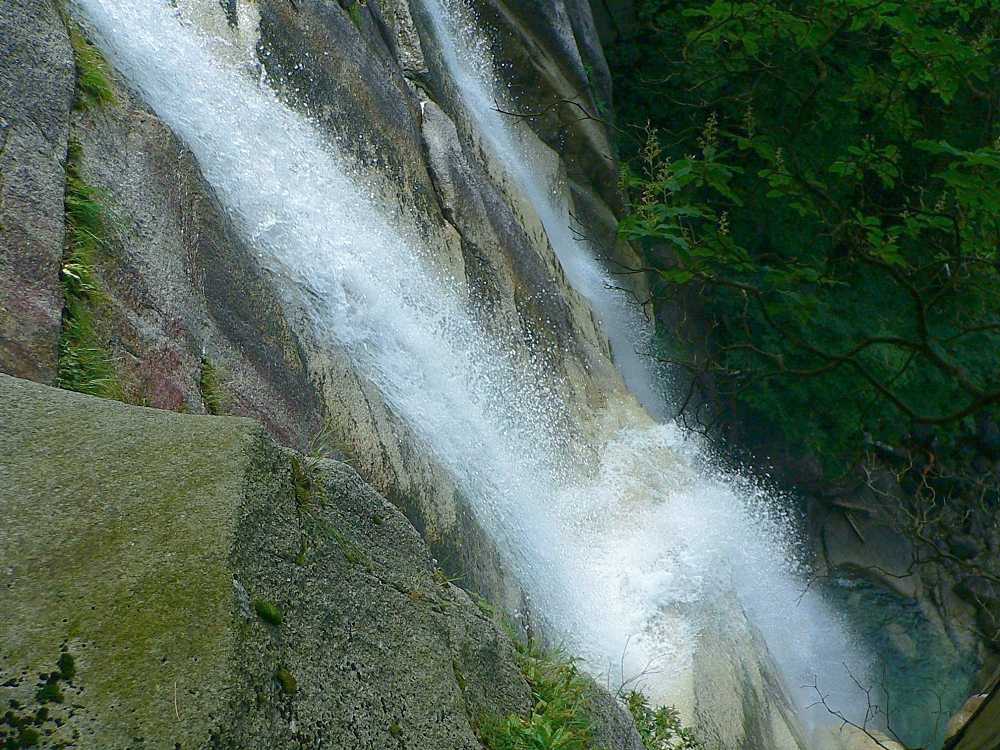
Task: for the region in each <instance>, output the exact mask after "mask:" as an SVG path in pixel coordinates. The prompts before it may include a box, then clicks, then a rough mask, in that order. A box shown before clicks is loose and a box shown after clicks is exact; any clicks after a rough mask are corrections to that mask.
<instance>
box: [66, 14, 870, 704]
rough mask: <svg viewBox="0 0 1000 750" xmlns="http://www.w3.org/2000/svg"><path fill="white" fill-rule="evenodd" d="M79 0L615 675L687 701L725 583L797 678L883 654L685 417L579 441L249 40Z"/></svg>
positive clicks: (281, 274)
mask: <svg viewBox="0 0 1000 750" xmlns="http://www.w3.org/2000/svg"><path fill="white" fill-rule="evenodd" d="M74 2H75V6H76V9H77V11H78V12H79V13H80V14H81V15H82V16H83V18H84V19H85V20H86V21H87V22H88V24H89V25H90V26H91V27H92V28H93V30H94V36H95V40H96V42H97V43H98V44H99V45H100V47H101V48H102V49H103V50H104V51H105V53H106V54H107V56H108V57H109V59H110V60H111V61H112V62H113V63H114V65H115V67H116V68H117V69H118V70H119V71H121V72H122V74H123V75H125V76H126V77H127V78H128V79H129V81H130V82H131V83H132V85H134V86H135V87H136V88H137V89H138V90H139V91H140V92H141V94H142V95H143V97H144V99H145V101H146V102H147V103H148V104H149V105H150V106H151V107H152V108H153V109H154V110H155V111H156V112H157V114H158V115H159V116H160V117H161V118H162V119H163V120H164V121H165V122H166V123H167V124H168V125H169V126H170V127H171V128H172V129H173V130H174V132H175V133H177V135H178V136H179V137H180V138H181V139H182V140H183V141H184V142H185V143H186V144H187V146H188V147H189V148H190V149H191V150H192V152H193V153H194V155H195V156H196V158H197V160H198V162H199V164H200V166H201V168H202V171H203V172H204V174H205V177H206V179H207V180H208V181H209V182H210V183H211V185H212V186H213V188H214V189H215V191H216V192H217V194H218V195H219V198H220V200H221V201H222V203H223V204H224V206H225V207H226V209H227V211H228V213H229V215H230V216H231V217H232V219H233V221H234V223H235V224H236V226H237V228H238V229H239V231H240V232H241V233H242V234H243V236H244V237H245V238H246V239H247V240H248V241H249V242H250V243H251V244H252V245H253V247H254V248H255V249H256V250H257V252H259V253H260V255H261V258H262V262H263V263H264V264H265V265H266V266H267V267H269V268H270V269H271V270H273V272H274V274H275V276H276V278H278V279H280V280H281V281H280V283H281V285H282V286H283V288H284V289H285V290H286V293H287V295H288V296H289V298H290V300H291V303H293V304H295V305H296V306H298V308H299V309H301V310H304V311H306V312H307V317H308V324H309V325H310V326H312V327H313V329H314V332H315V334H316V335H317V336H319V337H321V340H324V341H328V342H329V344H330V346H336V347H338V348H339V349H341V350H343V351H344V352H346V353H347V354H348V356H349V357H350V359H351V361H352V363H353V365H354V366H355V367H356V368H357V370H358V371H359V372H360V373H362V374H363V375H364V376H365V377H366V378H368V379H369V380H370V381H371V382H372V383H374V384H375V385H376V386H377V387H378V388H379V390H380V392H381V394H382V396H383V398H384V399H385V401H386V403H387V404H388V405H389V406H390V407H391V408H392V409H393V411H394V412H395V413H396V414H398V415H399V416H400V417H401V418H402V419H404V420H405V421H406V423H407V424H408V425H409V427H410V428H411V429H412V430H413V431H414V433H415V434H416V435H417V436H418V438H419V439H420V440H422V441H423V442H424V443H425V444H426V445H427V446H428V448H429V450H430V451H431V452H432V453H433V455H434V457H435V458H436V460H437V461H438V462H440V464H441V465H442V466H443V467H445V469H446V470H447V471H448V472H449V473H450V474H451V476H452V478H453V480H454V481H455V483H456V485H457V486H458V487H459V489H460V490H461V491H462V493H463V495H464V496H465V497H466V498H468V500H469V502H470V504H471V506H472V508H473V510H474V512H475V514H476V516H477V519H478V520H479V521H480V523H481V524H482V525H483V527H484V528H485V529H486V530H487V531H488V533H490V534H491V536H492V538H493V539H494V540H495V541H496V543H497V546H498V548H499V549H500V550H501V551H502V553H503V554H504V555H505V563H506V564H507V565H508V566H509V567H510V568H511V570H512V571H513V573H514V574H515V575H516V576H517V578H518V580H519V581H520V582H521V584H522V585H523V586H524V588H525V590H526V591H527V593H528V594H529V596H530V601H531V603H532V607H533V608H534V609H535V610H537V612H538V613H539V614H540V616H541V617H542V619H543V622H544V625H545V628H546V630H547V632H549V633H550V634H552V635H553V636H554V637H555V638H556V639H561V640H562V641H564V642H565V644H566V645H567V647H568V648H569V649H570V650H571V651H572V652H574V653H576V654H579V655H580V656H581V657H582V659H583V660H584V663H585V664H586V665H587V666H588V668H590V669H592V670H593V671H594V672H595V673H596V674H601V673H602V672H604V671H606V670H607V669H608V666H609V665H612V664H613V665H615V672H616V676H617V673H618V668H619V665H621V673H622V674H623V675H624V676H625V677H629V676H631V675H633V674H635V673H637V672H640V671H641V670H643V669H644V668H645V667H647V666H649V665H652V666H653V670H652V671H650V673H649V674H647V675H646V676H645V677H644V679H643V684H644V686H645V687H646V689H647V690H648V691H649V693H650V694H651V696H652V697H653V698H654V699H656V700H662V701H666V702H672V703H681V704H683V703H685V701H688V702H690V698H689V697H687V696H685V695H683V694H682V693H683V690H681V689H680V688H678V685H680V684H681V681H682V679H683V676H684V675H685V674H689V673H690V670H691V669H692V663H693V660H694V659H695V658H696V651H697V649H698V648H699V647H701V648H704V643H703V640H704V638H706V637H707V636H706V634H707V633H710V632H716V631H725V629H726V627H727V622H726V621H725V615H726V613H727V612H731V608H730V609H727V608H726V607H723V606H721V605H720V602H721V601H722V600H723V599H724V598H725V597H727V596H729V595H730V594H731V595H732V597H733V598H734V600H735V602H736V603H737V604H738V606H739V608H741V609H742V610H745V611H746V612H747V613H748V614H749V617H750V619H751V621H752V622H753V623H754V624H755V625H756V627H757V628H759V629H760V631H761V632H762V633H763V634H764V637H765V639H766V641H767V643H768V645H769V647H770V649H771V651H772V652H773V654H774V656H775V657H776V659H777V661H778V662H779V664H780V665H781V667H782V669H783V670H784V673H785V675H786V679H787V681H788V683H789V685H790V686H792V687H796V688H797V687H798V686H799V685H801V684H803V681H808V680H809V679H810V677H811V675H813V674H817V675H818V676H819V677H820V679H821V680H823V681H824V682H823V683H822V684H823V685H824V687H825V688H826V689H827V692H832V693H834V694H835V695H836V697H837V698H841V699H843V700H844V701H846V700H847V697H848V695H851V694H853V693H854V690H853V688H851V686H850V685H849V682H848V679H847V677H846V675H845V674H844V669H843V666H842V664H843V662H845V661H847V662H849V663H850V664H851V665H852V667H853V668H854V669H855V670H856V671H857V670H862V671H863V663H864V657H863V655H861V654H857V653H856V650H855V649H854V648H853V647H852V646H851V643H850V636H849V633H848V632H847V631H846V630H845V628H844V627H843V626H842V625H841V624H840V623H839V621H838V619H837V617H836V616H835V615H834V613H833V612H832V611H831V610H830V609H829V608H828V607H827V606H826V605H825V603H824V602H823V600H822V599H821V598H820V597H819V596H818V595H817V594H816V593H815V592H813V591H811V590H805V591H803V589H804V582H803V579H802V578H801V577H800V573H801V571H800V570H799V563H798V560H799V559H800V555H799V551H798V550H797V548H796V544H797V543H796V541H795V540H796V539H797V534H796V533H795V530H794V519H790V518H788V517H787V516H786V514H785V513H784V512H783V511H782V510H781V504H780V503H777V502H775V500H774V498H772V497H770V496H769V494H768V493H767V492H766V491H765V490H764V489H763V488H761V487H759V486H756V485H755V484H754V483H753V482H752V481H750V480H746V479H743V478H740V477H734V476H726V475H724V474H722V473H721V472H719V471H717V470H714V469H713V468H712V462H711V461H710V460H709V457H708V456H707V454H706V453H705V451H704V450H703V449H702V447H701V446H700V445H699V444H698V442H697V441H695V440H692V439H691V438H690V437H689V436H686V435H685V434H684V433H683V432H682V431H681V430H680V429H679V428H678V427H677V426H676V425H673V424H670V423H654V422H652V421H651V420H645V419H639V418H631V423H630V424H629V425H628V426H626V427H625V428H624V429H618V430H617V431H615V432H613V433H612V434H609V435H605V436H604V437H603V438H601V440H600V442H599V443H596V444H593V445H584V446H581V445H578V444H577V441H578V440H579V439H580V438H579V435H578V433H575V432H573V431H572V430H569V429H567V428H566V427H565V425H566V424H567V423H568V421H569V420H570V419H571V417H569V416H568V414H569V412H570V411H571V410H570V409H569V408H568V405H567V404H566V403H564V401H563V399H564V398H565V396H564V393H565V389H564V388H561V387H560V383H558V382H551V381H550V380H548V379H547V378H548V376H547V375H546V374H545V373H544V371H543V370H542V369H541V366H540V365H538V364H537V363H534V362H533V361H531V360H530V358H528V359H526V358H525V357H523V356H520V355H518V354H516V353H515V352H514V350H513V349H512V347H510V346H509V345H507V343H506V342H505V341H504V340H502V338H498V337H491V336H489V335H487V334H486V333H485V332H484V331H483V330H482V328H481V327H480V326H479V325H478V324H477V323H476V319H475V316H474V315H473V314H472V312H471V311H470V310H469V309H467V306H466V303H465V302H464V301H463V294H462V293H461V291H460V289H461V284H460V282H459V281H458V280H455V279H451V278H448V277H447V276H446V275H444V274H443V273H442V272H441V271H440V269H439V268H438V267H437V266H436V265H435V263H434V262H433V258H431V257H428V253H427V251H426V250H425V249H424V248H422V247H421V246H420V244H419V242H418V241H417V239H416V237H417V232H416V231H415V230H414V229H413V228H412V227H409V226H407V225H406V222H405V219H400V218H398V217H395V218H390V214H389V213H388V211H386V210H385V209H384V208H383V207H382V206H381V204H380V200H379V196H378V194H377V193H376V192H375V191H374V190H372V189H370V188H366V184H367V183H366V180H365V176H364V175H363V174H359V173H357V172H356V171H355V167H354V166H353V165H352V164H350V163H349V162H348V161H347V160H346V159H345V158H344V157H342V156H341V155H340V154H338V152H337V149H336V147H335V146H334V145H332V144H331V143H330V142H329V141H328V140H327V139H325V138H324V136H323V134H322V133H321V132H320V131H319V130H318V129H317V128H316V126H315V125H314V124H313V123H311V122H310V121H309V120H308V119H306V118H304V117H303V116H301V115H300V114H298V113H296V112H294V111H293V110H291V109H289V108H288V107H287V106H286V105H285V104H283V103H282V102H281V101H280V100H279V98H278V97H277V96H276V95H275V94H274V93H273V92H272V91H271V90H270V89H269V88H268V86H267V84H266V82H262V81H260V80H258V78H257V77H255V76H252V75H249V74H248V65H247V61H246V60H241V59H240V57H239V55H234V54H230V53H229V52H226V53H223V52H220V49H219V45H218V44H217V43H215V42H213V41H212V40H210V39H208V38H207V37H206V36H204V35H203V34H202V33H201V32H199V31H198V30H197V29H196V28H195V27H194V26H193V25H192V24H191V23H190V22H188V21H187V20H186V19H185V18H184V17H183V16H182V14H180V13H179V12H178V11H177V10H176V9H174V8H172V7H171V6H169V5H168V4H167V2H166V0H162V1H161V0H74ZM432 7H433V6H432ZM435 15H436V16H437V17H438V18H439V19H441V21H442V25H441V26H440V28H439V32H440V33H441V34H442V38H444V39H450V40H451V42H452V44H451V49H450V51H449V52H448V54H449V56H450V58H451V59H450V60H449V65H452V66H454V69H453V73H454V75H455V78H456V80H457V81H458V82H459V83H460V86H461V90H462V93H463V95H466V96H467V99H466V103H467V105H468V106H469V108H470V110H475V111H479V112H480V113H481V114H482V115H483V116H488V115H487V113H486V112H485V110H483V109H482V106H483V102H486V103H489V104H490V105H492V97H491V96H490V95H489V88H488V84H487V81H488V80H490V81H491V80H492V79H486V78H483V77H482V74H483V73H484V71H485V70H486V68H485V67H480V68H478V69H474V70H472V72H469V73H465V72H463V65H464V61H463V58H462V54H461V45H460V43H459V42H460V41H461V37H460V35H457V31H458V30H457V29H456V28H454V27H452V26H449V24H448V23H444V22H445V21H447V20H448V19H450V18H451V16H449V15H448V14H447V13H444V12H443V9H439V12H438V13H437V14H435ZM453 32H456V33H455V34H453ZM449 35H451V36H449ZM230 52H231V50H230ZM335 104H336V103H332V106H335ZM480 127H481V128H483V129H484V130H487V129H492V130H493V131H495V133H496V135H497V141H496V142H495V143H494V146H495V147H496V148H497V149H502V148H506V147H507V146H505V142H506V143H509V144H512V145H510V148H515V147H516V141H514V140H509V141H505V140H504V139H507V138H508V136H507V135H504V133H505V132H506V129H507V128H508V125H506V124H504V123H499V125H498V126H496V127H490V123H488V122H482V123H481V124H480ZM501 127H502V128H503V129H504V130H501ZM514 156H515V154H514V152H510V153H509V154H506V155H505V157H504V161H505V163H508V164H511V165H515V164H517V163H518V162H519V159H517V158H512V157H514ZM523 161H524V163H523V165H522V166H520V167H517V169H518V170H519V173H518V174H516V175H514V176H513V181H514V183H516V184H517V185H519V186H520V187H521V189H523V190H524V191H525V193H526V194H527V195H528V196H529V198H530V200H531V201H532V202H533V203H535V204H536V205H537V206H538V210H539V212H540V214H541V218H542V222H543V224H544V227H545V230H546V232H547V233H548V234H549V238H550V240H551V242H552V244H553V246H554V247H555V249H556V251H557V252H558V255H559V258H560V261H561V262H562V264H563V266H564V268H565V269H566V274H567V277H568V278H569V279H570V281H571V282H572V283H573V284H574V285H575V286H576V287H577V288H578V289H579V290H580V292H581V293H582V294H583V295H584V296H585V297H586V298H587V299H588V300H589V301H590V302H591V304H592V305H593V306H594V309H595V310H596V311H597V315H598V317H599V318H600V320H601V322H602V324H603V325H604V327H605V329H606V330H607V331H608V333H609V335H610V337H611V338H612V340H613V341H614V342H615V350H616V354H618V355H619V363H622V366H623V369H624V370H626V377H627V379H628V381H629V384H630V385H631V386H632V387H633V388H636V389H637V390H640V389H641V386H638V385H636V383H637V382H639V383H641V382H645V383H647V385H646V386H645V387H646V388H648V389H650V390H648V391H647V392H646V393H645V394H644V396H643V400H645V401H649V400H650V399H653V398H654V397H658V396H655V393H654V392H655V390H656V386H655V381H654V380H652V379H651V375H650V373H649V370H648V366H647V365H646V364H645V362H643V361H642V360H641V358H640V357H639V356H638V355H635V351H636V346H637V345H638V344H640V343H641V341H642V338H643V337H644V336H646V335H647V333H648V331H647V330H646V329H645V328H644V327H643V324H642V323H641V322H640V321H638V320H637V319H636V316H637V313H636V311H635V310H634V309H632V308H630V307H629V306H628V305H627V304H625V303H624V302H623V300H622V299H620V298H618V297H616V296H615V295H613V294H612V293H610V292H609V291H608V290H607V288H606V284H605V282H606V279H607V274H606V273H605V272H604V271H603V270H602V269H601V267H600V265H599V264H598V263H597V261H596V260H595V259H594V257H593V256H592V255H590V254H588V253H587V250H586V249H585V248H584V247H582V246H581V245H580V244H579V243H575V242H573V241H572V238H571V237H570V236H569V233H568V230H567V229H565V227H567V221H566V218H567V217H566V215H565V210H564V207H562V208H560V207H559V201H558V196H552V195H551V190H550V189H549V186H547V185H543V184H540V183H538V182H536V181H535V180H534V179H533V178H532V172H531V162H530V160H523ZM570 242H572V243H573V244H572V245H570V244H569V243H570ZM630 350H631V351H632V352H633V355H635V357H634V359H633V358H631V357H629V356H628V351H630ZM593 455H597V456H598V457H599V458H600V461H599V465H598V466H597V467H596V468H595V467H593V466H590V465H589V462H588V457H589V456H593ZM720 618H721V619H720ZM699 644H702V645H701V646H699ZM838 691H839V692H838ZM801 697H802V698H803V699H804V700H805V699H808V698H809V696H808V695H802V696H801ZM841 705H843V703H842V704H841Z"/></svg>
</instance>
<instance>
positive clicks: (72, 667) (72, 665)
mask: <svg viewBox="0 0 1000 750" xmlns="http://www.w3.org/2000/svg"><path fill="white" fill-rule="evenodd" d="M58 666H59V674H60V675H62V679H64V680H67V681H72V679H73V678H74V677H76V659H74V658H73V654H71V653H70V652H69V651H63V652H62V653H61V654H60V655H59V662H58Z"/></svg>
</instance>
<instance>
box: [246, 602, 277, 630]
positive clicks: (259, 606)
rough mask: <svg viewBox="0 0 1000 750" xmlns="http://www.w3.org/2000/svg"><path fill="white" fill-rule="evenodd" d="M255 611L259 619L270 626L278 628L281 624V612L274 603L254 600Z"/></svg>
mask: <svg viewBox="0 0 1000 750" xmlns="http://www.w3.org/2000/svg"><path fill="white" fill-rule="evenodd" d="M253 611H254V612H256V613H257V617H259V618H260V619H262V620H263V621H264V622H266V623H268V624H270V625H274V626H278V625H280V624H281V621H282V617H281V610H280V609H278V605H276V604H274V602H268V601H264V600H263V599H254V601H253Z"/></svg>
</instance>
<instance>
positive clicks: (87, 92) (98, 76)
mask: <svg viewBox="0 0 1000 750" xmlns="http://www.w3.org/2000/svg"><path fill="white" fill-rule="evenodd" d="M69 40H70V43H71V44H72V45H73V60H74V61H75V63H76V92H77V97H76V104H77V107H78V108H79V109H90V108H91V107H99V106H102V105H105V104H115V103H116V102H117V97H116V96H115V89H114V87H113V86H112V85H111V78H110V76H109V74H108V63H107V61H106V60H105V59H104V56H103V55H102V54H101V53H100V51H98V49H97V48H96V47H95V46H94V45H92V44H91V43H90V42H88V41H87V38H86V37H84V35H83V33H82V32H81V31H80V29H79V28H78V27H77V26H76V24H73V23H70V24H69Z"/></svg>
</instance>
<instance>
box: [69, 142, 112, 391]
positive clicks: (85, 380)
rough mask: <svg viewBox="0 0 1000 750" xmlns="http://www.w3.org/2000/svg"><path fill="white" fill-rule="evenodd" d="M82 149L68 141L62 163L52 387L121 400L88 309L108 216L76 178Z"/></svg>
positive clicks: (98, 294)
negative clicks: (62, 245) (61, 245)
mask: <svg viewBox="0 0 1000 750" xmlns="http://www.w3.org/2000/svg"><path fill="white" fill-rule="evenodd" d="M82 155H83V151H82V148H81V146H80V144H79V143H78V142H76V141H71V142H70V144H69V152H68V156H67V161H66V196H65V211H66V250H65V252H64V254H63V261H62V268H61V270H60V281H61V282H62V287H63V299H64V302H65V305H64V308H63V322H62V332H61V334H60V338H59V366H58V375H57V384H58V385H59V387H60V388H65V389H67V390H71V391H77V392H79V393H86V394H88V395H90V396H99V397H101V398H112V399H116V400H118V401H123V400H124V398H125V394H124V390H123V389H122V386H121V383H120V382H119V380H118V375H117V371H116V369H115V365H114V361H113V360H112V358H111V355H110V353H109V352H108V351H107V349H106V348H105V346H104V345H103V343H102V341H101V337H100V335H99V334H98V331H97V326H96V324H95V318H94V309H95V307H96V306H97V305H99V304H100V303H101V302H102V301H103V300H104V293H103V291H102V289H101V285H100V281H99V280H98V277H97V272H96V257H97V255H98V253H99V252H100V251H101V249H102V248H103V247H104V246H105V245H106V243H107V239H108V236H109V233H110V226H111V224H110V217H109V214H108V211H107V209H106V208H105V206H104V204H103V202H102V199H101V195H100V193H99V192H98V190H97V189H96V188H94V187H92V186H91V185H90V184H88V183H87V181H86V180H84V179H83V177H82V176H81V174H80V166H79V165H80V160H81V158H82Z"/></svg>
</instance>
